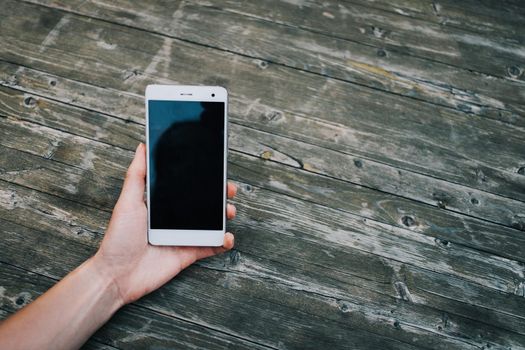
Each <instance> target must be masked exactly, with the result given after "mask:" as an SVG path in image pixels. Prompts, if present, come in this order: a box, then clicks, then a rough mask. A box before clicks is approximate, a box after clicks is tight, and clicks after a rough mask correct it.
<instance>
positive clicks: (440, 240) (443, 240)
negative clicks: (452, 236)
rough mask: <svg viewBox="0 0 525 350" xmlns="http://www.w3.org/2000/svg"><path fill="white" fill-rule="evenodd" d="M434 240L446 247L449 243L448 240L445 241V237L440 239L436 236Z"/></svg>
mask: <svg viewBox="0 0 525 350" xmlns="http://www.w3.org/2000/svg"><path fill="white" fill-rule="evenodd" d="M434 242H436V244H439V245H441V246H443V247H448V245H449V241H447V240H446V239H440V238H436V239H434Z"/></svg>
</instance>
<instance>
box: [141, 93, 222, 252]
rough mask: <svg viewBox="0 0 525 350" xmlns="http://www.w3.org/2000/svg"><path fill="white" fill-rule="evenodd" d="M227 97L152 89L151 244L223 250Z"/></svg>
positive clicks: (148, 114) (148, 112) (149, 104)
mask: <svg viewBox="0 0 525 350" xmlns="http://www.w3.org/2000/svg"><path fill="white" fill-rule="evenodd" d="M227 110H228V93H227V91H226V89H225V88H223V87H219V86H182V85H148V86H147V88H146V148H147V169H148V171H147V189H146V191H147V205H148V242H149V243H150V244H152V245H173V246H215V247H217V246H221V245H222V244H223V239H224V233H225V231H226V159H227V150H228V145H227V123H228V118H227Z"/></svg>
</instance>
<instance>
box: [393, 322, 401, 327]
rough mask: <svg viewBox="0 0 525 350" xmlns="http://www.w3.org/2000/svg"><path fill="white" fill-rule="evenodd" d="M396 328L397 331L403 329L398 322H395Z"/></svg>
mask: <svg viewBox="0 0 525 350" xmlns="http://www.w3.org/2000/svg"><path fill="white" fill-rule="evenodd" d="M394 327H396V328H397V329H400V328H401V324H400V323H399V321H398V320H395V322H394Z"/></svg>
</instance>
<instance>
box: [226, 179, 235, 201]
mask: <svg viewBox="0 0 525 350" xmlns="http://www.w3.org/2000/svg"><path fill="white" fill-rule="evenodd" d="M236 194H237V185H236V184H234V183H232V182H228V199H232V198H233V197H235V195H236Z"/></svg>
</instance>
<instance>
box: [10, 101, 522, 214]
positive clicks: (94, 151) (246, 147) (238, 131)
mask: <svg viewBox="0 0 525 350" xmlns="http://www.w3.org/2000/svg"><path fill="white" fill-rule="evenodd" d="M48 102H49V105H52V104H56V103H55V102H52V101H48ZM12 105H13V106H15V105H16V104H14V103H13V104H12ZM44 105H45V103H44ZM62 107H64V106H62ZM64 108H65V107H64ZM62 113H63V112H62ZM49 114H53V115H55V116H56V117H57V118H58V119H60V120H64V121H67V120H69V119H68V118H60V117H59V116H60V111H59V110H51V111H50V112H49ZM66 123H67V122H66ZM66 123H62V125H67V124H66ZM122 123H123V122H122ZM24 125H27V124H24ZM135 126H136V133H137V134H138V133H142V128H140V126H138V125H135ZM30 129H31V131H29V130H30ZM47 129H48V128H47V127H41V126H38V125H37V126H30V127H28V128H26V130H25V132H34V133H35V134H34V136H33V137H35V138H38V139H39V140H40V141H41V142H42V143H43V144H44V146H45V147H47V145H48V144H49V143H50V141H49V140H46V136H45V134H52V133H53V132H54V133H55V134H57V135H60V131H58V130H55V129H52V132H47V131H44V130H47ZM21 130H22V129H21V128H20V122H15V123H10V120H8V121H6V122H5V123H4V128H3V134H4V136H5V137H4V139H3V141H2V142H3V143H5V145H7V146H8V147H11V148H18V149H24V147H25V148H26V151H28V152H33V153H34V152H35V151H36V152H37V153H34V154H38V155H42V153H38V147H35V145H34V143H31V144H30V145H28V144H27V142H26V143H25V146H24V142H23V140H24V138H25V139H27V138H28V136H27V135H26V136H23V134H20V132H21ZM69 130H70V131H71V132H76V130H77V129H76V127H75V125H73V127H70V128H69ZM232 130H233V131H234V133H233V134H232V139H231V145H232V146H233V147H238V149H239V150H242V151H244V152H246V151H250V150H251V148H253V147H261V145H262V147H266V146H265V145H266V144H268V143H271V144H272V145H274V147H275V145H276V144H279V143H282V149H289V148H292V147H289V146H290V145H289V144H287V143H285V142H286V140H284V141H278V140H277V141H276V140H275V137H274V136H271V137H272V138H274V139H273V140H271V141H269V142H265V140H264V139H263V138H267V137H268V135H267V134H261V133H256V132H255V131H253V130H249V129H246V128H244V129H243V128H242V127H240V126H235V125H232ZM81 132H84V131H81ZM14 133H19V134H18V135H20V136H18V137H12V136H13V134H14ZM67 135H68V137H67V138H68V139H69V140H68V142H67V143H66V142H65V141H63V140H55V142H58V143H60V144H62V145H64V149H63V151H62V153H65V154H66V155H70V154H74V155H78V154H81V156H80V157H82V156H83V154H82V152H87V151H86V150H85V149H84V151H80V150H79V151H75V152H70V151H69V148H70V147H74V148H78V147H77V144H76V142H75V141H74V140H75V137H74V136H72V135H70V134H67ZM235 135H244V137H243V138H242V139H239V138H238V137H237V136H235ZM255 139H258V141H257V142H253V141H250V140H255ZM11 142H13V143H11ZM51 142H52V141H51ZM83 142H85V143H88V144H91V145H92V146H93V147H92V148H89V146H84V148H85V147H88V148H89V149H90V150H89V152H90V154H91V157H92V158H99V157H102V159H106V160H109V159H111V161H110V162H109V163H110V164H115V163H117V164H118V163H120V164H119V166H118V168H120V169H125V166H126V165H125V163H124V164H122V163H123V162H124V161H126V160H127V159H129V158H130V153H131V152H129V151H127V154H126V158H124V159H123V160H120V159H119V157H118V155H115V154H112V156H111V157H110V155H109V154H106V155H103V156H99V154H101V153H102V152H103V151H102V152H99V151H98V148H100V145H99V144H98V143H96V142H93V141H91V140H90V139H83ZM101 145H102V146H105V145H104V144H101ZM28 146H30V147H28ZM102 148H103V149H104V148H105V147H102ZM295 148H297V149H301V148H302V149H305V148H306V151H303V153H307V154H309V157H311V154H315V153H316V151H315V148H313V146H310V145H306V146H305V145H301V147H295ZM277 149H279V147H277ZM287 152H289V151H287ZM252 153H253V154H254V155H259V154H261V153H263V152H262V151H260V150H258V149H257V148H256V149H255V150H252ZM289 153H290V152H289ZM317 153H318V154H319V155H318V158H319V159H322V160H321V161H317V162H311V161H309V162H308V164H315V166H316V167H318V166H319V165H320V164H328V163H331V162H330V161H327V160H326V159H331V160H334V159H335V160H337V161H336V162H334V163H335V164H339V163H343V164H344V163H348V162H349V161H348V160H347V161H345V160H344V158H334V156H332V157H327V150H323V149H320V150H319V151H317ZM43 154H45V155H47V153H45V152H44V153H43ZM102 154H103V153H102ZM59 155H60V153H58V155H57V153H55V154H54V155H53V157H54V159H57V160H59V161H61V162H66V163H68V164H72V165H76V166H79V165H80V166H82V164H80V163H79V160H78V159H74V158H70V157H59ZM266 158H268V157H266ZM289 158H290V159H292V160H293V159H306V158H305V156H300V157H298V156H295V155H294V156H289ZM102 159H101V162H102ZM308 160H309V159H308ZM128 161H129V160H128ZM304 163H307V162H306V161H304V162H303V164H304ZM83 168H85V167H83ZM325 168H328V166H325ZM312 169H313V168H312ZM312 169H310V170H312ZM343 169H344V168H343ZM343 169H341V170H339V171H340V172H341V171H343ZM23 170H24V167H22V171H23ZM86 170H88V171H90V170H93V168H92V167H89V168H87V169H86ZM99 170H100V171H101V172H102V173H104V171H105V168H102V169H99ZM18 171H19V170H18ZM337 171H338V170H336V172H337ZM122 173H123V170H121V171H120V172H118V171H117V173H116V174H120V175H121V174H122ZM15 175H16V173H15ZM88 175H89V173H88ZM74 176H76V179H77V180H78V179H80V178H81V177H80V176H81V175H79V174H76V175H74ZM339 177H343V178H344V177H345V175H344V174H343V175H339ZM70 185H72V184H70ZM70 190H71V191H73V192H74V191H76V190H78V189H77V188H76V187H74V185H73V187H72V188H70ZM517 203H519V202H517ZM363 210H365V211H366V209H363V208H359V212H358V214H360V215H361V214H362V211H363ZM492 210H493V209H492V208H491V211H492Z"/></svg>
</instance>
